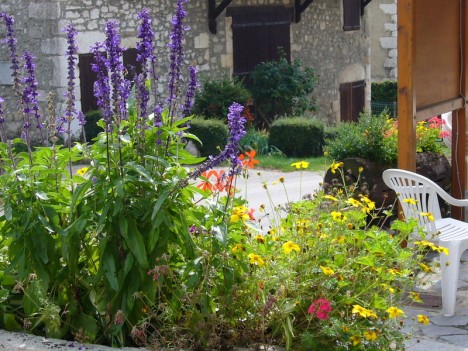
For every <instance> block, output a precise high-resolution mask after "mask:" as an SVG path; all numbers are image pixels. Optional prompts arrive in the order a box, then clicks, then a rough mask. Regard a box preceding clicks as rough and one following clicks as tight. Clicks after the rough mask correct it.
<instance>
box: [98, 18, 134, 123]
mask: <svg viewBox="0 0 468 351" xmlns="http://www.w3.org/2000/svg"><path fill="white" fill-rule="evenodd" d="M118 27H119V24H118V22H117V21H109V22H107V23H106V40H105V42H104V44H105V48H106V50H107V58H108V59H107V61H106V63H107V68H108V69H109V71H110V75H111V78H110V80H111V85H112V101H113V106H114V113H115V115H116V116H120V117H122V116H123V117H125V116H126V104H127V99H128V95H129V94H130V84H129V83H128V82H127V81H126V80H125V79H124V78H123V77H122V73H123V72H124V70H125V67H124V65H123V59H122V55H123V52H124V50H125V49H124V48H123V47H121V46H120V36H119V33H118ZM117 109H118V110H117ZM119 112H120V113H119Z"/></svg>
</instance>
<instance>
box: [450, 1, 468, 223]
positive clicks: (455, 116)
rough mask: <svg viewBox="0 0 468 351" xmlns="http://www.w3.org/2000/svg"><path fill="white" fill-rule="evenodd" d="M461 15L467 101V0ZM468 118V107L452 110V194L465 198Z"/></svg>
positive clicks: (460, 215) (456, 213)
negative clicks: (467, 125) (467, 129)
mask: <svg viewBox="0 0 468 351" xmlns="http://www.w3.org/2000/svg"><path fill="white" fill-rule="evenodd" d="M460 11H461V15H460V17H459V19H460V21H461V23H460V29H461V33H460V44H461V48H460V59H461V62H460V67H462V68H463V70H460V74H461V80H460V82H461V85H460V94H461V95H462V96H464V98H465V103H466V99H467V94H468V81H467V77H468V67H467V64H466V63H467V56H466V55H467V47H468V26H467V23H466V21H467V20H468V14H467V0H463V1H462V2H461V8H460ZM467 119H468V109H467V108H466V106H464V108H462V109H460V110H457V111H453V112H452V196H453V197H455V198H457V199H463V198H465V190H467V187H466V185H467V184H468V179H467V169H466V168H467V167H466V162H467V161H466V155H467V154H468V150H467V147H468V144H467V143H466V137H467V134H466V124H467ZM451 214H452V217H453V218H457V219H464V209H462V208H459V207H452V211H451Z"/></svg>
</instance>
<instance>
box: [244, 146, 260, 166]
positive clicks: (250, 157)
mask: <svg viewBox="0 0 468 351" xmlns="http://www.w3.org/2000/svg"><path fill="white" fill-rule="evenodd" d="M256 154H257V151H255V150H252V151H250V152H249V151H246V152H245V155H244V154H240V155H239V160H241V161H242V165H243V166H244V167H247V168H254V167H255V165H256V164H258V163H260V161H259V160H255V159H254V157H255V155H256ZM246 157H248V158H247V159H246V160H244V159H245V158H246Z"/></svg>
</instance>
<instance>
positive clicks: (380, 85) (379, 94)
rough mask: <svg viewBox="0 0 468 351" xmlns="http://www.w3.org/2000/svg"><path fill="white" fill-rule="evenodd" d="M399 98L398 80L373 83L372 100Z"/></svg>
mask: <svg viewBox="0 0 468 351" xmlns="http://www.w3.org/2000/svg"><path fill="white" fill-rule="evenodd" d="M397 98H398V82H397V81H394V80H387V81H383V82H373V83H372V85H371V101H378V102H394V101H397Z"/></svg>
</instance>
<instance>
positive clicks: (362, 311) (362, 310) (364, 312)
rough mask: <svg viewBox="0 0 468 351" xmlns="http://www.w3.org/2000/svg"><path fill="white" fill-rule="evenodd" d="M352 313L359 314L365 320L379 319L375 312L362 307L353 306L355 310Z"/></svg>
mask: <svg viewBox="0 0 468 351" xmlns="http://www.w3.org/2000/svg"><path fill="white" fill-rule="evenodd" d="M351 313H353V314H358V315H360V316H361V317H364V318H377V315H376V314H375V312H374V311H372V310H369V309H367V308H364V307H362V306H360V305H353V309H352V311H351Z"/></svg>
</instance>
